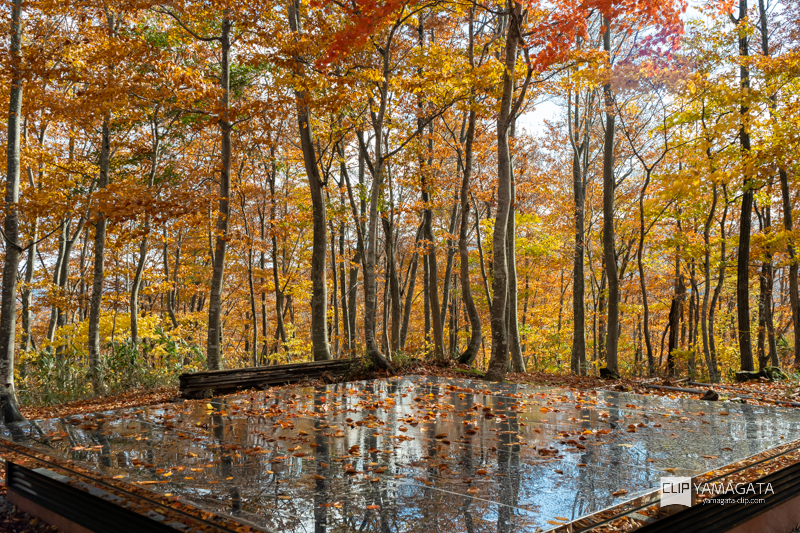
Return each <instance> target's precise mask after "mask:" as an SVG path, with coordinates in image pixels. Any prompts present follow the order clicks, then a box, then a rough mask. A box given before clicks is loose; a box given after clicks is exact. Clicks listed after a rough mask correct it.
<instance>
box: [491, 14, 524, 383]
mask: <svg viewBox="0 0 800 533" xmlns="http://www.w3.org/2000/svg"><path fill="white" fill-rule="evenodd" d="M506 5H507V6H508V8H509V13H508V18H509V21H508V32H507V35H506V45H505V69H504V70H503V85H502V87H503V89H502V98H501V101H500V113H499V115H498V117H497V182H498V183H497V214H496V218H495V225H494V235H493V237H492V267H493V270H494V279H493V281H492V290H493V293H494V297H493V298H492V305H491V326H492V357H491V359H490V360H489V365H488V369H487V371H486V379H487V380H489V381H502V380H503V378H504V377H505V374H506V371H507V369H508V331H507V329H506V306H507V302H508V266H507V265H508V264H507V259H506V247H507V243H506V231H507V228H508V216H509V210H510V207H511V154H510V153H509V148H508V135H509V130H510V128H511V122H512V121H513V119H514V117H513V116H512V112H511V106H512V100H513V97H514V79H515V77H514V71H515V69H516V65H517V47H518V45H519V43H520V41H521V39H522V36H521V34H520V24H521V16H522V4H519V3H516V2H513V1H511V0H508V2H507V3H506Z"/></svg>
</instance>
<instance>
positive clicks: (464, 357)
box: [458, 7, 483, 365]
mask: <svg viewBox="0 0 800 533" xmlns="http://www.w3.org/2000/svg"><path fill="white" fill-rule="evenodd" d="M474 17H475V8H474V7H473V8H471V9H470V17H469V35H470V40H469V60H470V66H471V67H472V68H474V66H475V59H474V45H475V38H474ZM470 104H471V107H470V110H469V118H468V119H467V135H466V139H465V140H464V169H463V174H462V176H461V193H460V197H459V198H460V200H461V226H460V228H459V231H458V258H459V263H460V267H461V268H460V276H461V298H462V300H463V301H464V307H465V308H466V310H467V317H468V318H469V326H470V337H469V343H468V344H467V347H466V349H465V350H464V351H463V352H462V353H461V356H460V357H459V358H458V362H459V363H461V364H464V365H471V364H472V363H473V361H475V358H476V357H477V356H478V349H479V348H480V346H481V341H482V340H483V332H482V331H481V318H480V315H479V314H478V308H477V307H475V301H474V300H473V299H472V286H471V284H470V277H469V243H468V242H467V236H468V230H469V213H470V204H469V197H470V190H469V186H470V180H471V178H472V166H473V145H474V144H475V124H476V122H477V112H476V110H475V88H474V86H473V88H472V90H471V91H470ZM475 218H476V219H477V218H478V213H477V210H476V212H475Z"/></svg>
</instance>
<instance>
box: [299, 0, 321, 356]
mask: <svg viewBox="0 0 800 533" xmlns="http://www.w3.org/2000/svg"><path fill="white" fill-rule="evenodd" d="M289 6H290V7H289V25H290V27H291V29H292V31H293V32H296V33H298V34H302V31H303V30H302V25H301V23H300V11H299V1H298V0H294V1H293V2H292V3H290V4H289ZM294 61H295V75H296V76H301V77H302V69H303V63H302V59H301V58H300V57H299V56H296V57H295V58H294ZM294 94H295V100H296V104H297V124H298V126H299V128H300V132H299V133H300V146H301V148H302V150H303V162H304V164H305V170H306V176H307V177H308V185H309V188H310V189H311V205H312V216H313V223H312V227H313V238H312V245H311V344H312V349H311V350H312V353H313V355H314V361H326V360H329V359H330V358H331V352H330V347H329V346H328V288H327V287H328V286H327V281H326V280H327V274H328V266H327V249H328V222H327V216H326V214H325V191H324V187H325V184H324V183H323V182H322V178H321V177H320V174H319V167H318V166H317V154H316V150H315V149H314V140H313V138H312V133H311V116H310V115H311V112H310V110H309V107H308V101H309V95H308V92H307V91H306V90H305V89H303V90H297V89H295V91H294Z"/></svg>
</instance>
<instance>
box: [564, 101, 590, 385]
mask: <svg viewBox="0 0 800 533" xmlns="http://www.w3.org/2000/svg"><path fill="white" fill-rule="evenodd" d="M572 109H573V106H572V94H571V93H570V95H569V98H568V112H567V120H569V119H570V115H572ZM574 109H575V111H574V118H573V120H574V124H575V125H574V126H573V127H572V133H571V135H573V136H575V135H577V134H578V128H579V126H580V116H579V107H578V96H577V93H576V97H575V106H574ZM587 133H588V127H587ZM572 143H573V156H572V190H573V193H574V205H575V251H574V254H573V263H572V323H573V330H572V352H571V356H570V371H571V372H572V373H573V374H576V375H581V376H585V375H586V371H587V367H586V305H585V300H586V282H585V272H584V260H585V259H584V256H585V244H584V240H585V238H586V229H585V219H586V181H585V178H584V174H583V172H582V166H581V158H582V157H583V154H584V152H585V151H586V150H588V146H587V145H588V135H585V136H584V139H583V142H582V143H581V144H580V145H579V144H577V142H576V141H575V140H573V141H572Z"/></svg>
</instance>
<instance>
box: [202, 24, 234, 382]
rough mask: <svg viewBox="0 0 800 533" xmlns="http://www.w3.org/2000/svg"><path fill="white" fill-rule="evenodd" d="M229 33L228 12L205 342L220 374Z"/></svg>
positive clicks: (227, 196)
mask: <svg viewBox="0 0 800 533" xmlns="http://www.w3.org/2000/svg"><path fill="white" fill-rule="evenodd" d="M230 30H231V21H230V19H229V18H228V11H227V9H226V10H225V14H224V15H223V18H222V36H221V38H220V44H221V48H222V61H221V63H220V70H221V75H220V88H221V89H222V98H221V101H220V107H221V108H222V112H221V114H220V117H219V128H220V134H221V154H220V155H221V161H220V163H221V166H222V168H221V171H220V179H219V213H218V214H217V225H216V238H215V242H214V257H213V267H212V274H211V291H210V293H209V295H208V339H207V342H206V366H207V367H208V370H222V368H223V355H222V346H221V340H222V285H223V282H224V279H225V253H226V252H227V249H228V227H229V225H230V214H231V210H230V195H231V123H230V119H229V116H228V113H229V111H230V51H231V42H230Z"/></svg>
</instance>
